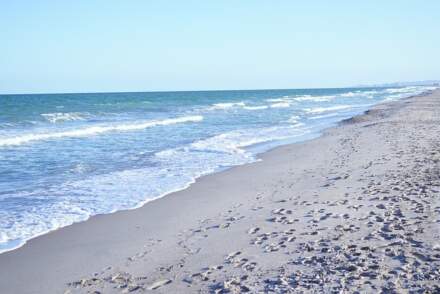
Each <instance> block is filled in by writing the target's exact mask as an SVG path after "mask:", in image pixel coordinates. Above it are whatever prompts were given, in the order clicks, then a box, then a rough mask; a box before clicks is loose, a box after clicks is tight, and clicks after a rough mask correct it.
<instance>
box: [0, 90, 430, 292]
mask: <svg viewBox="0 0 440 294" xmlns="http://www.w3.org/2000/svg"><path fill="white" fill-rule="evenodd" d="M438 93H439V91H438V90H436V91H434V92H433V93H430V94H429V93H428V94H423V95H417V96H412V97H408V98H403V99H401V100H398V101H392V102H386V103H381V104H378V105H375V106H373V107H372V108H371V109H370V110H368V111H366V113H364V114H361V115H357V116H354V117H352V118H350V119H347V120H345V121H342V122H340V123H339V124H338V125H337V126H334V127H330V128H327V129H325V130H323V131H322V132H321V134H320V135H319V137H317V138H314V139H310V140H306V141H302V142H297V143H293V144H288V145H282V146H277V147H274V148H273V149H270V150H269V151H266V152H263V153H261V154H259V155H257V158H256V160H257V161H255V162H252V163H248V164H245V165H239V166H233V167H230V168H227V169H226V170H223V171H219V172H214V173H212V174H208V175H204V176H201V177H199V178H197V179H196V180H195V182H194V183H192V184H189V185H188V187H186V188H184V189H182V190H179V191H176V192H172V193H167V194H166V195H164V196H166V197H164V196H162V197H160V198H156V199H154V201H153V200H150V201H148V202H146V203H145V204H143V205H142V206H140V207H138V208H133V209H127V210H122V211H116V212H114V213H110V214H101V215H95V216H91V217H89V218H88V219H87V220H85V221H82V222H79V223H74V224H72V225H69V226H66V227H62V228H60V229H56V230H54V231H50V232H48V233H46V234H43V235H40V236H38V237H35V238H32V239H30V240H29V241H27V242H26V243H25V244H24V245H23V246H21V247H20V248H17V249H13V250H11V251H7V252H3V253H1V254H0V288H4V287H5V289H8V290H9V292H8V293H35V291H44V292H45V293H59V291H61V290H64V289H67V290H68V291H71V292H72V293H76V292H79V293H82V291H88V290H89V288H90V289H94V288H93V287H97V288H99V287H104V288H105V287H107V288H105V290H106V291H105V293H107V291H109V292H111V293H113V292H115V293H119V290H121V289H118V288H116V289H115V288H114V287H113V286H114V284H115V283H108V285H107V284H106V283H105V282H102V283H96V284H95V283H92V284H91V285H88V284H87V283H89V282H86V284H87V285H86V286H87V287H83V285H82V284H83V283H82V282H80V283H79V284H75V281H77V280H78V279H81V278H82V277H87V276H88V275H90V274H91V272H94V273H97V275H94V274H92V276H95V277H98V276H105V275H110V276H111V275H113V274H114V272H115V271H117V272H121V271H122V272H124V273H130V272H131V273H130V275H133V276H140V275H139V274H138V273H140V272H142V271H144V272H145V274H146V277H145V279H144V280H145V284H143V285H141V286H139V288H138V289H136V290H134V291H137V290H139V291H141V290H142V289H147V288H148V285H151V284H152V285H154V280H157V277H158V276H160V275H159V274H158V273H156V271H157V270H156V271H155V270H154V269H156V268H160V266H159V265H160V264H161V263H162V262H163V261H162V259H163V260H179V257H178V255H179V254H183V255H185V256H186V258H187V259H191V257H192V256H193V255H197V254H198V252H197V253H195V254H194V253H193V252H192V250H193V249H192V248H191V250H188V248H190V247H191V246H188V245H185V246H181V244H182V243H181V242H182V240H181V238H180V236H181V235H185V234H190V235H191V236H193V235H195V231H197V229H194V227H196V226H197V224H199V225H200V224H204V223H209V222H210V221H211V219H216V218H218V217H219V215H220V217H223V214H227V213H226V212H227V211H229V210H231V211H233V212H234V211H236V210H240V209H242V208H243V207H246V205H247V206H249V205H251V206H252V205H253V206H256V204H257V203H259V201H258V200H259V199H255V197H254V196H255V195H260V194H268V195H269V196H266V197H269V198H270V197H271V196H270V194H271V193H272V194H274V192H276V193H282V192H279V189H278V188H279V186H277V185H281V184H280V183H279V182H280V179H283V180H284V181H285V182H283V183H282V185H286V186H289V185H290V186H294V183H288V181H290V180H289V179H290V176H287V175H286V169H284V170H282V169H280V166H281V167H284V168H285V167H286V165H287V166H288V169H287V174H289V173H290V172H291V171H294V172H292V174H298V175H299V176H303V175H302V173H301V172H299V171H300V170H299V169H298V168H297V167H295V166H292V165H289V164H288V163H285V162H284V161H286V155H288V156H289V157H288V158H290V159H292V158H293V159H298V160H297V162H299V163H300V165H302V167H304V170H307V169H309V168H310V167H309V166H308V165H309V163H308V162H304V160H302V161H301V160H300V158H298V155H294V154H292V150H295V151H293V153H295V152H299V153H300V155H305V154H307V152H306V151H308V150H307V149H308V148H309V147H310V146H313V150H318V151H319V150H320V148H323V147H322V146H317V145H320V144H321V143H322V142H326V140H329V141H331V142H332V143H335V141H334V139H333V138H330V139H329V138H328V137H332V136H334V137H337V135H338V136H339V135H340V133H343V132H344V130H345V129H349V130H350V131H353V130H352V129H353V128H355V127H358V128H360V127H361V126H359V125H357V126H356V124H362V123H365V119H366V121H368V122H370V123H371V122H372V123H375V120H376V121H378V120H380V119H383V118H384V117H381V115H383V113H380V112H381V111H385V113H386V115H388V116H392V115H393V114H392V112H396V111H399V110H400V109H401V108H402V107H405V105H406V103H410V102H411V101H416V100H417V99H418V97H422V98H423V97H431V96H435V95H438ZM408 101H409V102H408ZM384 109H385V110H384ZM390 113H391V114H390ZM376 114H380V115H379V116H378V117H375V115H376ZM335 134H337V135H335ZM434 135H435V134H434ZM324 147H330V148H333V146H332V145H331V144H328V145H325V144H324ZM301 152H302V153H301ZM321 156H322V155H316V157H318V159H320V160H321V161H320V160H318V161H317V162H320V163H323V162H325V161H326V158H322V157H321ZM312 157H313V156H312ZM260 159H261V160H260ZM292 162H295V160H292ZM265 168H266V169H271V168H272V169H271V171H270V172H268V171H262V169H265ZM332 172H334V171H332ZM246 173H251V174H252V173H253V174H258V173H259V175H258V176H256V179H266V178H268V179H269V180H268V181H266V182H264V183H258V182H255V181H254V180H253V179H249V177H248V176H247V175H246ZM305 173H307V172H305ZM280 174H282V176H280ZM312 174H313V173H312ZM314 174H316V172H314ZM301 180H302V179H301ZM243 183H244V184H243ZM286 183H287V184H286ZM222 184H225V185H224V186H223V185H222ZM226 184H227V185H226ZM308 184H310V182H308ZM243 185H244V186H243ZM268 185H269V186H270V185H273V186H272V187H269V188H268V187H267V186H268ZM330 186H331V185H330ZM330 186H329V187H330ZM237 187H238V188H237ZM274 187H275V188H274ZM249 188H250V189H249ZM222 189H223V190H226V192H228V191H229V190H230V191H233V192H234V194H233V195H238V194H237V191H238V192H241V193H242V194H246V195H245V196H239V197H238V199H237V198H236V197H233V196H231V195H229V196H225V197H224V199H220V198H215V199H214V200H215V201H216V203H212V202H210V200H212V196H211V197H210V196H206V194H215V193H217V194H219V193H222V195H223V194H225V192H222ZM228 189H229V190H228ZM283 189H284V186H283V188H282V189H280V190H283ZM296 189H298V188H297V187H296V188H295V190H296ZM302 189H303V190H304V191H307V190H308V189H309V188H307V185H303V187H302ZM219 191H220V192H219ZM299 191H301V188H300V189H299ZM276 193H275V194H276ZM258 197H260V196H257V198H258ZM261 197H263V196H261ZM272 197H273V195H272ZM237 200H238V202H239V204H241V205H239V206H238V207H235V205H236V204H234V203H235V202H236V201H237ZM255 201H256V202H255ZM286 201H287V200H286ZM244 203H247V204H244ZM194 204H197V205H198V206H199V207H198V208H199V209H200V208H201V209H200V210H199V211H195V210H194V207H193V206H195V205H194ZM231 204H233V205H232V206H231ZM237 205H238V204H237ZM227 208H229V209H227ZM262 210H264V209H262ZM257 211H259V209H257ZM189 212H194V214H193V215H188V213H189ZM163 214H165V215H167V216H169V219H166V217H165V219H163V218H162V215H163ZM229 214H231V213H229ZM232 214H234V213H232ZM253 217H255V216H253ZM276 217H277V216H276ZM228 218H229V219H232V218H235V219H232V220H229V221H228V220H224V219H223V222H224V223H222V224H220V225H218V227H220V228H221V227H222V225H224V226H225V229H227V228H229V227H230V226H232V224H234V223H235V222H240V220H241V219H240V218H239V217H237V216H230V217H228ZM244 218H252V217H251V216H250V215H246V216H245V217H244ZM255 218H256V219H258V222H260V221H264V219H263V220H261V218H258V217H255ZM157 220H160V222H158V223H156V222H155V221H157ZM148 222H149V223H148ZM275 222H276V223H277V221H275ZM281 223H282V221H281ZM226 224H227V225H226ZM214 226H215V225H214ZM140 231H142V232H147V233H148V234H147V235H148V236H145V234H144V233H140ZM207 231H209V229H208V230H207ZM188 232H189V233H188ZM179 234H180V236H179ZM219 234H220V235H219V238H220V237H221V236H222V235H221V234H222V233H219ZM84 237H85V238H86V239H81V238H84ZM127 238H131V239H130V240H127ZM188 238H189V237H188ZM197 238H199V237H197ZM204 238H207V237H200V240H199V241H198V242H203V240H204ZM243 238H244V237H243ZM121 239H124V240H122V241H121ZM184 239H185V238H184ZM158 240H161V241H158ZM162 240H166V241H167V245H166V246H162V245H161V243H162ZM148 242H150V243H148ZM179 242H180V244H179ZM185 242H186V241H185ZM192 242H193V241H191V242H190V243H192ZM147 243H148V244H147ZM239 243H240V242H239ZM242 243H243V242H242ZM244 243H246V242H244ZM145 244H147V245H145ZM57 245H59V246H57ZM145 246H146V247H148V250H146V251H144V252H142V253H141V254H140V253H139V251H142V250H140V249H141V248H144V247H145ZM161 246H162V247H163V248H161V249H160V250H159V249H158V247H161ZM140 247H141V248H140ZM218 247H222V248H217V247H214V248H215V250H214V251H215V252H217V251H218V252H223V251H225V254H227V252H226V251H229V250H230V249H232V248H233V247H234V246H233V244H223V245H222V246H218ZM223 247H224V248H223ZM150 248H154V249H150ZM201 248H213V247H212V244H210V246H205V247H201ZM173 249H175V250H174V251H179V254H177V255H176V256H174V255H175V253H171V254H169V255H170V256H167V257H166V258H164V255H163V254H166V253H167V252H168V253H170V252H169V251H170V250H173ZM149 250H152V251H154V250H157V251H161V252H162V253H157V256H149V253H150V252H152V251H149ZM167 250H168V251H167ZM200 250H202V249H200ZM200 250H199V251H200ZM202 251H203V250H202ZM146 252H147V253H146ZM277 252H278V250H277ZM139 254H140V255H139ZM161 254H162V255H161ZM240 254H241V253H240ZM214 255H215V254H214ZM223 255H224V254H223ZM133 256H134V257H133ZM146 256H148V258H147V257H146ZM188 256H189V257H188ZM234 257H235V256H233V257H231V260H232V259H234ZM91 258H93V260H91ZM144 258H147V259H148V260H149V262H151V265H149V266H147V267H151V269H150V268H149V269H148V270H145V260H144V261H142V260H143V259H144ZM210 258H211V257H209V258H208V256H206V258H205V259H210ZM32 259H33V260H32ZM200 262H201V261H200V260H196V261H192V263H191V262H188V261H185V263H191V266H190V267H197V266H198V265H200V267H202V265H201V264H200ZM43 264H44V265H45V266H47V268H46V270H45V271H44V273H39V272H38V269H37V265H40V266H41V265H43ZM127 264H129V265H127ZM133 264H134V265H133ZM109 266H110V267H111V268H110V269H109V268H108V267H109ZM154 266H156V268H155V267H154ZM185 266H186V265H185ZM20 267H22V269H23V268H25V269H26V270H20ZM176 267H177V266H174V267H173V268H176ZM182 267H184V266H182ZM200 267H199V268H200ZM115 268H117V269H118V270H115ZM103 269H104V270H103ZM60 271H61V272H62V273H60ZM158 272H160V270H159V271H158ZM230 272H231V271H228V273H230ZM49 273H52V274H53V273H55V274H54V275H53V276H52V275H50V274H49ZM151 273H154V274H151ZM176 274H178V273H176ZM219 275H220V274H219ZM24 276H26V277H28V278H29V277H31V278H32V280H33V285H32V287H31V286H30V285H21V283H20V281H23V280H25V277H24ZM49 276H50V277H49ZM124 279H128V278H124ZM89 280H90V279H87V281H89ZM102 280H103V281H105V279H104V278H103V279H102ZM168 280H170V282H166V284H164V285H161V286H158V287H157V288H158V289H159V288H160V289H162V288H161V287H162V286H164V287H163V289H164V291H166V290H165V289H166V286H165V285H168V284H170V287H177V288H169V289H168V290H170V291H171V292H178V291H181V290H182V289H188V291H190V290H193V288H185V287H187V286H188V285H187V284H193V283H186V282H184V283H183V285H184V286H182V285H179V286H176V285H177V279H169V278H168V279H166V281H168ZM219 280H220V279H219ZM160 281H165V280H163V279H162V280H160ZM173 281H174V283H173ZM38 283H39V284H38ZM68 283H71V284H70V285H71V287H70V288H69V287H67V285H68ZM163 283H165V282H163ZM37 284H38V285H37ZM42 284H45V285H42ZM201 285H204V283H201ZM191 287H197V286H194V285H192V286H191ZM125 288H126V287H124V289H125ZM127 289H128V288H127ZM194 289H198V288H194ZM201 289H204V288H203V287H201ZM122 290H123V289H122Z"/></svg>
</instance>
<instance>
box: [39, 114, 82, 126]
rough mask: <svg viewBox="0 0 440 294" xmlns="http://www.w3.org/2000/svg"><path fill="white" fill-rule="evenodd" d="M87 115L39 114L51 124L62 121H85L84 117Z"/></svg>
mask: <svg viewBox="0 0 440 294" xmlns="http://www.w3.org/2000/svg"><path fill="white" fill-rule="evenodd" d="M87 115H88V113H81V112H55V113H42V114H41V116H42V117H44V118H45V119H46V120H48V121H49V122H51V123H53V124H54V123H57V122H63V121H74V120H85V116H87Z"/></svg>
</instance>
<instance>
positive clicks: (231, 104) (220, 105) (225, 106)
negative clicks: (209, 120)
mask: <svg viewBox="0 0 440 294" xmlns="http://www.w3.org/2000/svg"><path fill="white" fill-rule="evenodd" d="M245 105H246V104H245V103H244V102H227V103H226V102H225V103H215V104H213V105H212V106H211V107H209V108H208V110H221V109H229V108H233V107H237V106H241V107H243V106H245Z"/></svg>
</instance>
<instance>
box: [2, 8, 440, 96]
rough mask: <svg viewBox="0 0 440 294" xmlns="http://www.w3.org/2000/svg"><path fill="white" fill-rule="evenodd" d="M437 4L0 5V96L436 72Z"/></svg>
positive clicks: (273, 84)
mask: <svg viewBox="0 0 440 294" xmlns="http://www.w3.org/2000/svg"><path fill="white" fill-rule="evenodd" d="M439 36H440V1H438V0H431V1H430V0H425V1H421V0H419V1H405V0H399V1H394V0H389V1H374V0H371V1H339V0H334V1H320V0H314V1H295V0H290V1H287V0H285V1H283V0H278V1H277V0H274V1H268V0H265V1H259V0H253V1H248V0H240V1H237V0H234V1H233V0H222V1H219V0H217V1H215V0H212V1H207V0H204V1H191V0H187V1H178V0H168V1H167V0H163V1H148V0H144V1H140V0H139V1H134V0H133V1H131V0H126V1H120V0H118V1H113V0H105V1H99V0H96V1H90V0H76V1H67V0H59V1H55V0H53V1H49V0H39V1H24V0H14V1H8V0H0V93H3V94H7V93H66V92H124V91H177V90H215V89H280V88H324V87H346V86H352V85H358V84H369V83H384V82H396V81H414V80H428V79H440V38H439Z"/></svg>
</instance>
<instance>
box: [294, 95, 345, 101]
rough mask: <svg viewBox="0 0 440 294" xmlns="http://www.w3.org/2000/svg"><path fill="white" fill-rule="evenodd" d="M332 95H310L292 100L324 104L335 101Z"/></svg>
mask: <svg viewBox="0 0 440 294" xmlns="http://www.w3.org/2000/svg"><path fill="white" fill-rule="evenodd" d="M335 98H336V96H334V95H325V96H324V95H323V96H312V95H304V96H298V97H295V98H293V99H294V100H295V101H314V102H325V101H330V100H333V99H335Z"/></svg>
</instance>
